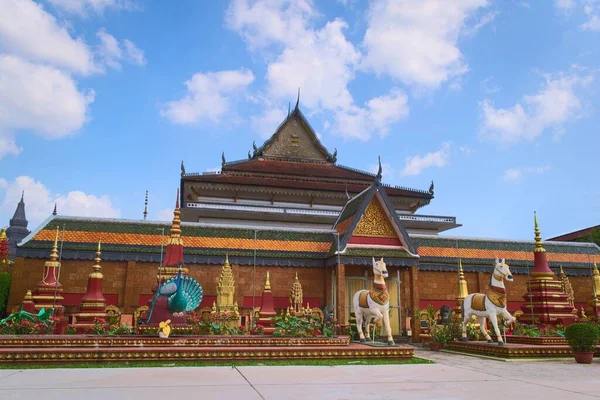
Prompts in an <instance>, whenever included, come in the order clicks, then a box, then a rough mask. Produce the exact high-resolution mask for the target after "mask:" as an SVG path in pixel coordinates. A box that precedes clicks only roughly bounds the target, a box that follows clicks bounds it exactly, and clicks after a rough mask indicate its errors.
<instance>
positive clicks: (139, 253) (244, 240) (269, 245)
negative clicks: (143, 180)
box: [18, 216, 334, 266]
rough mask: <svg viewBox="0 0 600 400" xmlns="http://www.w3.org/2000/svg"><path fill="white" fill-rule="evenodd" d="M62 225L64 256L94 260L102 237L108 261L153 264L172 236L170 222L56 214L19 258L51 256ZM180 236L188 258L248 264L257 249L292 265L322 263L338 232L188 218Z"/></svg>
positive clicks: (27, 240) (258, 253)
mask: <svg viewBox="0 0 600 400" xmlns="http://www.w3.org/2000/svg"><path fill="white" fill-rule="evenodd" d="M63 225H64V227H65V232H64V246H63V258H65V259H69V258H73V259H89V257H92V253H93V251H95V247H94V246H95V243H96V244H97V242H98V240H99V239H101V240H102V246H103V259H105V260H137V261H153V262H156V261H159V259H160V253H161V236H162V232H161V230H162V228H164V229H165V231H164V232H165V235H167V234H168V232H169V228H170V224H169V223H162V222H151V221H136V220H116V219H103V218H75V217H60V216H58V217H51V218H49V219H48V220H47V221H45V222H44V223H43V224H42V225H41V226H40V228H38V230H36V231H35V232H33V233H32V234H30V235H29V236H28V237H27V238H25V239H24V240H23V242H22V243H21V245H20V246H19V250H18V256H21V257H22V256H27V257H40V258H45V257H47V253H48V249H49V248H50V247H51V241H52V240H53V236H52V232H55V231H54V229H56V226H59V227H61V229H62V226H63ZM255 232H256V240H255V237H254V235H255ZM181 234H182V237H183V244H184V255H185V261H186V262H194V263H213V262H214V263H222V259H223V257H224V255H225V253H228V254H229V256H230V259H232V261H233V262H238V263H242V264H247V263H249V261H248V259H253V258H254V251H255V249H256V256H257V257H260V258H261V259H269V258H272V259H283V260H289V261H288V262H287V264H291V265H293V264H294V260H298V259H305V260H314V262H313V264H315V265H321V266H322V265H324V259H325V256H326V254H327V252H328V250H329V248H330V247H331V243H332V241H333V238H334V235H333V231H331V232H330V231H328V230H306V229H290V228H287V229H285V230H282V229H277V228H272V229H267V228H260V229H259V228H256V229H255V228H253V227H223V226H215V225H210V224H199V223H185V222H184V223H182V224H181ZM61 238H62V233H61ZM232 249H234V250H232ZM298 262H299V261H298ZM262 263H265V261H264V260H263V262H262ZM267 263H268V262H267ZM283 263H284V264H285V263H286V262H283ZM301 263H303V264H306V262H301ZM274 264H276V265H280V264H282V262H281V261H278V262H274ZM308 264H310V262H309V263H308Z"/></svg>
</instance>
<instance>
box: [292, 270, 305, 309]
mask: <svg viewBox="0 0 600 400" xmlns="http://www.w3.org/2000/svg"><path fill="white" fill-rule="evenodd" d="M303 300H304V297H303V295H302V284H301V283H300V280H299V279H298V273H297V272H296V278H295V279H294V283H292V290H291V291H290V307H291V310H292V312H293V313H299V312H301V311H302V302H303Z"/></svg>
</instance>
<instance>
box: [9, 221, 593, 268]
mask: <svg viewBox="0 0 600 400" xmlns="http://www.w3.org/2000/svg"><path fill="white" fill-rule="evenodd" d="M57 225H58V226H63V225H64V226H65V242H64V244H63V253H62V258H63V259H82V260H93V259H94V257H95V252H96V248H97V243H98V240H99V239H101V240H102V245H103V249H104V252H103V259H104V260H107V261H130V260H131V261H150V262H155V263H158V262H159V261H160V250H161V235H162V232H161V231H162V228H164V232H165V236H166V235H167V233H168V232H169V229H170V227H171V224H170V223H167V222H153V221H141V220H123V219H108V218H78V217H64V216H51V217H50V218H48V219H47V220H46V221H44V222H43V223H42V224H41V225H40V226H39V227H38V228H37V229H36V230H35V231H33V232H31V233H30V234H29V236H28V237H26V238H25V239H24V240H23V241H22V242H21V243H20V244H19V247H18V250H17V257H27V258H41V259H47V258H48V255H49V254H50V249H51V248H52V243H53V240H54V235H55V234H56V226H57ZM255 229H256V230H255ZM255 232H256V241H255V240H254V235H255ZM181 234H182V237H183V240H184V242H185V250H184V260H185V262H186V263H196V264H218V265H222V264H223V262H224V259H225V253H226V252H227V253H229V259H230V262H232V263H234V264H242V265H252V264H253V262H254V249H255V248H256V250H257V251H256V264H257V265H281V266H288V265H289V266H295V265H301V266H315V267H323V266H325V265H329V264H331V263H335V262H336V259H337V256H335V255H334V256H332V255H331V254H330V249H331V248H332V244H334V241H336V231H335V230H333V229H331V230H328V229H300V228H296V229H293V228H285V229H284V228H265V227H256V228H254V227H247V226H244V227H242V226H229V227H224V226H217V225H210V224H200V223H186V222H183V223H182V224H181ZM410 240H411V241H412V243H413V244H414V246H415V247H416V249H417V251H418V254H419V257H420V258H419V259H418V263H419V269H421V270H426V271H427V270H431V271H457V267H458V257H461V258H462V262H463V267H464V270H465V272H474V271H479V272H486V273H487V272H490V271H491V270H492V267H493V261H494V259H495V258H496V257H499V258H506V262H507V263H508V264H509V265H510V266H511V271H512V272H513V273H515V274H527V273H528V268H530V267H531V266H532V265H533V249H534V247H535V242H534V241H533V240H531V241H522V240H501V239H478V238H462V237H448V236H429V235H410ZM457 247H458V250H457ZM544 247H545V249H546V252H547V255H548V262H549V265H550V268H552V269H553V270H558V269H559V267H560V266H561V265H562V266H563V268H564V270H565V272H566V273H567V274H568V275H590V273H591V266H592V264H591V263H593V262H597V263H600V247H598V246H597V245H595V244H592V243H570V242H551V241H547V242H545V243H544ZM371 256H375V257H384V260H385V261H386V263H387V264H388V265H409V264H410V263H411V262H413V261H416V260H415V259H414V258H412V257H411V256H410V255H409V254H407V252H406V251H404V250H401V249H398V250H385V249H375V250H373V249H364V248H348V249H346V252H345V253H344V254H343V255H340V261H341V262H343V263H344V264H347V265H353V264H354V265H367V264H369V263H370V257H371ZM369 265H370V264H369Z"/></svg>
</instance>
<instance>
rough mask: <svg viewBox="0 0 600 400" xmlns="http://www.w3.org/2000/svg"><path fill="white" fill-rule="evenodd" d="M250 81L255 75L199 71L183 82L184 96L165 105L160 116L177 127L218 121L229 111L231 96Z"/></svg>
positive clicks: (237, 72)
mask: <svg viewBox="0 0 600 400" xmlns="http://www.w3.org/2000/svg"><path fill="white" fill-rule="evenodd" d="M253 81H254V74H252V72H251V71H249V70H246V69H240V70H233V71H219V72H207V73H202V72H198V73H196V74H194V75H193V76H192V78H191V79H190V80H188V81H186V82H185V85H186V87H187V94H186V95H185V97H183V98H182V99H180V100H175V101H170V102H168V103H167V104H166V105H165V106H164V107H163V109H162V110H161V115H162V116H163V117H165V118H167V119H169V120H170V121H171V122H173V123H176V124H194V123H197V122H200V121H202V120H210V121H213V122H218V121H219V120H220V119H221V118H222V117H223V116H224V115H225V114H227V113H229V112H230V109H231V102H232V99H231V98H230V97H231V96H232V95H233V94H235V93H236V92H239V91H242V90H244V89H245V88H246V87H247V86H248V85H250V84H251V83H252V82H253Z"/></svg>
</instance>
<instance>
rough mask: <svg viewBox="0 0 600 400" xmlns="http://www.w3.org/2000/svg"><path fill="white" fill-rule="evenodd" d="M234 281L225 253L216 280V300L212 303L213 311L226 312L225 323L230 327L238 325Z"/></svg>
mask: <svg viewBox="0 0 600 400" xmlns="http://www.w3.org/2000/svg"><path fill="white" fill-rule="evenodd" d="M234 295H235V282H234V279H233V271H232V269H231V265H230V264H229V255H227V254H226V255H225V263H224V264H223V267H222V268H221V275H219V278H218V280H217V301H216V302H215V303H213V313H220V314H223V313H227V317H226V319H227V324H228V325H231V326H232V327H236V326H238V325H239V320H240V313H239V310H238V303H237V302H236V301H234V298H235V297H234Z"/></svg>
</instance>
